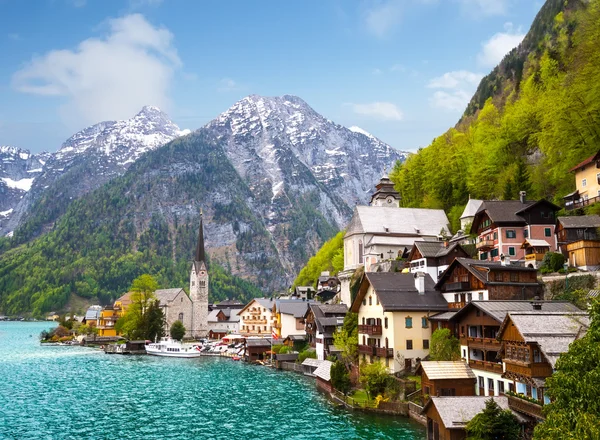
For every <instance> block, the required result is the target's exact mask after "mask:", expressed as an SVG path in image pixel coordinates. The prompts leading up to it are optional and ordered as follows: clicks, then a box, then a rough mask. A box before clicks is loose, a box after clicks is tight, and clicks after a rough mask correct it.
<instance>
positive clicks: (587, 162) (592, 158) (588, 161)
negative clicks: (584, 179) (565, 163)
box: [569, 153, 598, 173]
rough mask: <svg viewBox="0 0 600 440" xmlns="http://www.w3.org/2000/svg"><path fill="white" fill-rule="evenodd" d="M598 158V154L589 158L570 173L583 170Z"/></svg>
mask: <svg viewBox="0 0 600 440" xmlns="http://www.w3.org/2000/svg"><path fill="white" fill-rule="evenodd" d="M597 157H598V153H596V154H594V155H592V156H590V157H588V158H587V159H586V160H584V161H583V162H580V163H578V164H577V165H575V166H574V167H573V168H571V169H570V170H569V172H570V173H571V172H573V171H577V170H578V169H579V168H582V167H584V166H586V165H588V164H590V163H592V162H593V161H594V160H596V158H597Z"/></svg>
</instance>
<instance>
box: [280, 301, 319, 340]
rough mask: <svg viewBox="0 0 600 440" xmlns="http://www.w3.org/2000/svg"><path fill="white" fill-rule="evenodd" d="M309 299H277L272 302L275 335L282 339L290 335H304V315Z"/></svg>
mask: <svg viewBox="0 0 600 440" xmlns="http://www.w3.org/2000/svg"><path fill="white" fill-rule="evenodd" d="M310 303H311V302H310V301H304V300H302V299H278V300H275V302H274V303H273V316H274V318H275V322H276V324H275V329H276V333H277V335H278V336H279V337H280V338H282V339H284V338H287V337H288V336H291V335H296V336H304V335H306V330H305V329H304V316H305V315H306V312H307V310H308V305H309V304H310Z"/></svg>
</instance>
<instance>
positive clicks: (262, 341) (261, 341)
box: [246, 338, 271, 347]
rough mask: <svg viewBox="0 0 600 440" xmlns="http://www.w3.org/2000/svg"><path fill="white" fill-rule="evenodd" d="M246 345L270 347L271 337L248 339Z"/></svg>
mask: <svg viewBox="0 0 600 440" xmlns="http://www.w3.org/2000/svg"><path fill="white" fill-rule="evenodd" d="M246 345H247V346H248V347H270V346H271V338H255V339H250V338H248V339H246Z"/></svg>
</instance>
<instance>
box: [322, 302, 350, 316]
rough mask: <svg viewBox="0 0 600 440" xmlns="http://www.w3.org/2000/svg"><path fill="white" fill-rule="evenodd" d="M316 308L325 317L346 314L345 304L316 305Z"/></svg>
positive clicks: (346, 307)
mask: <svg viewBox="0 0 600 440" xmlns="http://www.w3.org/2000/svg"><path fill="white" fill-rule="evenodd" d="M318 307H319V308H320V309H321V311H322V312H323V313H324V314H326V315H345V314H346V313H348V306H347V305H346V304H318Z"/></svg>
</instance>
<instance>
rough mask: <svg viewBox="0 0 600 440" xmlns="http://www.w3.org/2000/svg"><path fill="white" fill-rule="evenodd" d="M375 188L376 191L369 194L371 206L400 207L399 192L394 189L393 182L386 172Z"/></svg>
mask: <svg viewBox="0 0 600 440" xmlns="http://www.w3.org/2000/svg"><path fill="white" fill-rule="evenodd" d="M375 188H377V191H375V192H374V193H373V195H372V196H371V203H370V205H371V206H389V207H393V208H398V207H400V199H401V197H400V194H399V193H398V191H396V190H395V189H394V183H393V182H392V181H391V180H390V178H389V177H388V176H387V175H386V174H384V175H383V177H382V178H381V180H380V181H379V183H378V184H377V185H376V186H375Z"/></svg>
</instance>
